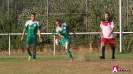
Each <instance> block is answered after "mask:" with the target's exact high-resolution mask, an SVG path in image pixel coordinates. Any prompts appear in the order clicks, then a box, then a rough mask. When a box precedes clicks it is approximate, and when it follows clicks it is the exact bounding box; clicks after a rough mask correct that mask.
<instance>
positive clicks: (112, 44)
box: [109, 38, 116, 59]
mask: <svg viewBox="0 0 133 74" xmlns="http://www.w3.org/2000/svg"><path fill="white" fill-rule="evenodd" d="M109 44H110V46H111V50H112V59H115V44H116V42H115V39H114V38H111V39H109Z"/></svg>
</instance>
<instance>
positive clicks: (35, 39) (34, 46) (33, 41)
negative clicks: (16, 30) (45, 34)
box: [32, 38, 37, 60]
mask: <svg viewBox="0 0 133 74" xmlns="http://www.w3.org/2000/svg"><path fill="white" fill-rule="evenodd" d="M32 44H33V60H35V59H36V44H37V38H32Z"/></svg>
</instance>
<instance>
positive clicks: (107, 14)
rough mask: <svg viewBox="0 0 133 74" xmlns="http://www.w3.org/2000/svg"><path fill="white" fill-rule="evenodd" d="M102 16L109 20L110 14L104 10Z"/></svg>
mask: <svg viewBox="0 0 133 74" xmlns="http://www.w3.org/2000/svg"><path fill="white" fill-rule="evenodd" d="M104 18H105V20H109V19H110V14H109V12H105V14H104Z"/></svg>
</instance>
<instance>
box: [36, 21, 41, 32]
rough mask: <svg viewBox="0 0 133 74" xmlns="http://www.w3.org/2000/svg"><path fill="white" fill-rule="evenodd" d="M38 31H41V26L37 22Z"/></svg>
mask: <svg viewBox="0 0 133 74" xmlns="http://www.w3.org/2000/svg"><path fill="white" fill-rule="evenodd" d="M37 29H38V30H40V29H41V25H40V23H39V22H37Z"/></svg>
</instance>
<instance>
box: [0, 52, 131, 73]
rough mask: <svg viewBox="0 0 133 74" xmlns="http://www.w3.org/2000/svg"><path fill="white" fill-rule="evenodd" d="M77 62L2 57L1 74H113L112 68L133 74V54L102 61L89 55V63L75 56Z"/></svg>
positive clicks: (57, 58)
mask: <svg viewBox="0 0 133 74" xmlns="http://www.w3.org/2000/svg"><path fill="white" fill-rule="evenodd" d="M73 56H74V57H75V61H74V62H73V63H69V62H68V61H69V57H68V56H67V55H55V56H54V55H37V59H36V61H32V60H31V61H28V60H27V58H28V56H27V55H10V56H9V55H1V56H0V74H112V66H116V65H117V66H119V68H120V69H130V70H131V72H118V73H117V74H133V54H116V59H114V60H112V59H110V58H111V54H106V59H104V60H101V59H99V58H98V57H99V56H100V54H89V55H88V56H89V60H88V61H79V60H78V58H79V57H80V56H79V55H77V54H76V55H73Z"/></svg>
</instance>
